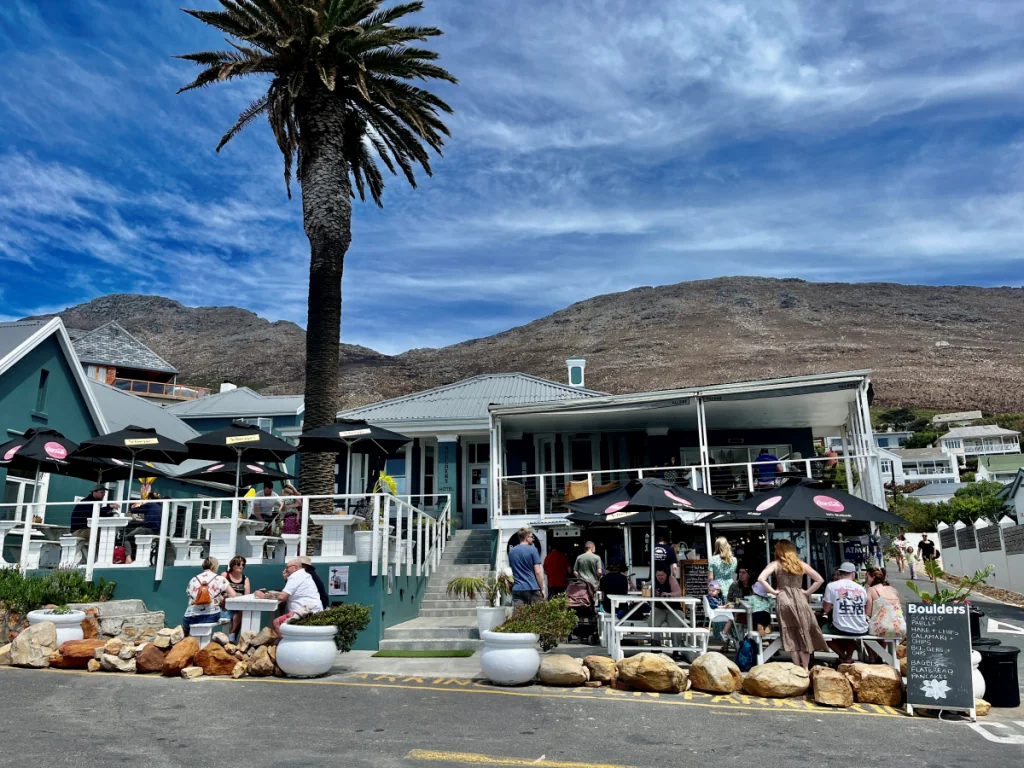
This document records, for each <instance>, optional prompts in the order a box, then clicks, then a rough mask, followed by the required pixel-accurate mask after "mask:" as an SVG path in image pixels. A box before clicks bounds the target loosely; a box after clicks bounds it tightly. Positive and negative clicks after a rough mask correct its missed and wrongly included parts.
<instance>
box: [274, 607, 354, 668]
mask: <svg viewBox="0 0 1024 768" xmlns="http://www.w3.org/2000/svg"><path fill="white" fill-rule="evenodd" d="M369 625H370V608H369V606H366V605H359V604H357V603H352V604H348V605H336V606H335V607H333V608H329V609H328V610H326V611H321V612H320V613H311V614H308V615H306V616H302V617H300V618H297V619H289V620H288V621H286V622H285V623H284V624H282V625H281V641H280V642H279V643H278V645H277V666H279V667H280V668H281V671H282V672H284V673H285V674H286V675H288V676H289V677H320V676H321V675H326V674H327V673H328V672H330V671H331V667H333V666H334V662H335V659H337V657H338V652H339V651H340V652H341V653H345V652H346V651H350V650H352V645H353V644H354V643H355V641H356V637H357V636H358V635H359V633H360V632H362V631H363V630H364V629H366V628H367V627H368V626H369Z"/></svg>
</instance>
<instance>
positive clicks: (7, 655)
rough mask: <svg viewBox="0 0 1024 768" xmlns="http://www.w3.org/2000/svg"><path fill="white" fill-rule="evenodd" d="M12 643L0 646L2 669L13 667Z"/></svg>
mask: <svg viewBox="0 0 1024 768" xmlns="http://www.w3.org/2000/svg"><path fill="white" fill-rule="evenodd" d="M11 645H12V644H11V643H8V644H7V645H4V646H0V667H9V666H10V665H11Z"/></svg>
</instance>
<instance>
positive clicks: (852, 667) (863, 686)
mask: <svg viewBox="0 0 1024 768" xmlns="http://www.w3.org/2000/svg"><path fill="white" fill-rule="evenodd" d="M839 671H840V672H841V673H842V674H844V675H846V677H847V679H848V680H849V681H850V684H851V685H852V686H853V694H854V696H855V697H856V699H857V701H859V702H860V703H861V704H881V705H882V706H887V707H898V706H899V705H900V704H901V703H902V702H903V680H902V679H901V678H900V673H899V672H897V671H896V670H895V669H893V668H892V667H890V666H889V665H888V664H864V663H862V662H857V663H856V664H840V665H839Z"/></svg>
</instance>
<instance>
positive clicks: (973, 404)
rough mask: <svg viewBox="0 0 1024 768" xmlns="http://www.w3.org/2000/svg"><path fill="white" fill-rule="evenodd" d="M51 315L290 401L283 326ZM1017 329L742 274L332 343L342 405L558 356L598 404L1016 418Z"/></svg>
mask: <svg viewBox="0 0 1024 768" xmlns="http://www.w3.org/2000/svg"><path fill="white" fill-rule="evenodd" d="M61 315H62V316H63V317H64V320H65V323H66V324H67V325H68V326H69V327H73V328H76V327H77V328H94V327H96V326H98V325H100V324H101V323H103V322H106V321H107V320H111V319H116V320H117V321H118V322H120V323H121V324H122V325H123V326H124V327H125V328H127V329H128V330H130V331H132V332H133V333H135V334H137V335H138V336H139V337H140V338H141V339H142V340H143V341H145V342H146V343H147V344H149V345H150V346H152V347H153V349H154V350H155V351H157V352H158V353H159V354H161V355H163V356H164V357H165V358H167V359H168V360H170V361H171V362H172V363H174V364H175V365H176V366H177V367H178V368H179V369H180V370H181V372H182V375H181V376H180V377H179V380H180V381H183V382H190V383H196V384H215V383H217V382H219V381H220V380H222V379H230V380H232V381H235V382H236V383H240V384H248V385H250V386H253V387H255V388H259V389H262V390H265V391H267V392H276V393H282V392H299V391H301V389H302V362H303V351H304V340H303V339H304V331H303V330H302V329H301V328H300V327H298V326H297V325H295V324H293V323H288V322H275V323H271V322H269V321H267V320H264V319H262V318H260V317H258V316H256V315H255V314H253V313H252V312H248V311H247V310H244V309H239V308H237V307H197V308H193V307H186V306H184V305H182V304H180V303H178V302H176V301H172V300H170V299H165V298H161V297H156V296H138V295H123V294H115V295H111V296H104V297H100V298H98V299H95V300H93V301H91V302H89V303H88V304H81V305H78V306H75V307H71V308H69V309H67V310H66V311H64V312H62V313H61ZM1022 317H1024V289H1020V288H976V287H969V286H918V285H896V284H891V283H856V284H846V283H808V282H805V281H803V280H794V279H784V280H778V279H770V278H754V277H723V278H716V279H713V280H701V281H695V282H686V283H678V284H675V285H666V286H659V287H656V288H649V287H646V288H636V289H633V290H630V291H625V292H623V293H614V294H607V295H604V296H598V297H595V298H593V299H587V300H586V301H581V302H579V303H577V304H573V305H572V306H570V307H567V308H566V309H563V310H560V311H558V312H555V313H554V314H551V315H548V316H547V317H544V318H541V319H539V320H535V321H534V322H532V323H529V324H527V325H523V326H520V327H517V328H512V329H511V330H508V331H505V332H503V333H499V334H496V335H494V336H488V337H486V338H482V339H474V340H472V341H467V342H463V343H460V344H455V345H452V346H449V347H444V348H441V349H416V350H411V351H409V352H406V353H404V354H401V355H397V356H388V355H382V354H379V353H377V352H374V351H373V350H370V349H366V348H364V347H356V346H351V345H346V344H343V345H341V351H342V366H341V371H340V376H341V379H342V389H343V392H344V395H343V402H342V405H355V404H361V403H366V402H373V401H375V400H379V399H384V398H388V397H395V396H398V395H402V394H407V393H409V392H413V391H416V390H420V389H425V388H427V387H432V386H437V385H439V384H444V383H448V382H452V381H456V380H458V379H461V378H465V377H467V376H472V375H475V374H479V373H487V372H496V371H523V372H526V373H532V374H536V375H538V376H544V377H546V378H551V379H555V380H565V377H566V368H565V359H566V358H567V357H573V356H580V357H585V358H586V359H587V386H589V387H591V388H594V389H599V390H603V391H607V392H630V391H644V390H655V389H667V388H672V387H683V386H690V385H696V384H712V383H722V382H729V381H742V380H748V379H760V378H770V377H775V376H791V375H798V374H807V373H821V372H826V371H836V370H852V369H860V368H870V369H873V370H874V371H875V373H874V381H875V392H876V402H878V403H880V404H887V405H911V406H922V407H935V408H943V409H945V408H948V409H951V410H961V409H967V408H982V409H985V410H987V411H1024V330H1022V327H1021V319H1022Z"/></svg>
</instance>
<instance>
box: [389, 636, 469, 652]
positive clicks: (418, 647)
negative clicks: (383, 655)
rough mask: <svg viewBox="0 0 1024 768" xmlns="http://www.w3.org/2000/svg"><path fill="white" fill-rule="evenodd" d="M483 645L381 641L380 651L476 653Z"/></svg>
mask: <svg viewBox="0 0 1024 768" xmlns="http://www.w3.org/2000/svg"><path fill="white" fill-rule="evenodd" d="M481 645H483V643H482V642H481V641H480V640H468V639H465V638H463V639H436V638H427V639H422V640H381V641H380V650H382V651H476V650H479V649H480V647H481Z"/></svg>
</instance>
